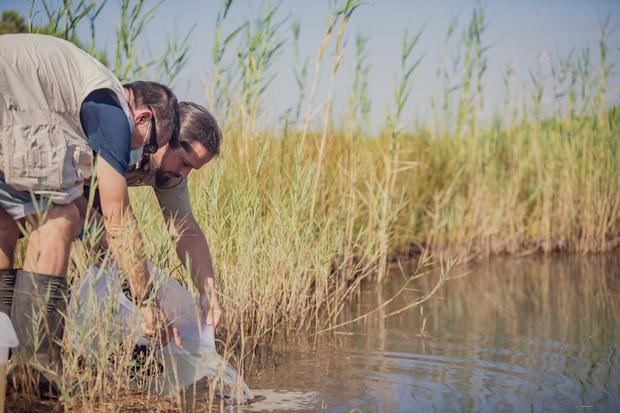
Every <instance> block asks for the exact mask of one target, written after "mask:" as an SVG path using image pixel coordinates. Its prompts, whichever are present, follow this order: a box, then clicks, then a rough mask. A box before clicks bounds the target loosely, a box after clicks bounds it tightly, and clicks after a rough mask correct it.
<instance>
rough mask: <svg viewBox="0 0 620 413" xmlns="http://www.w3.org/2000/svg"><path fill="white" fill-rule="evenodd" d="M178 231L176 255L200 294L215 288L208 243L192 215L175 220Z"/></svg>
mask: <svg viewBox="0 0 620 413" xmlns="http://www.w3.org/2000/svg"><path fill="white" fill-rule="evenodd" d="M174 225H175V227H176V229H177V230H178V232H179V235H178V237H179V238H178V240H177V243H176V250H177V255H178V257H179V259H180V260H181V262H182V263H183V265H185V267H186V268H187V269H188V270H189V271H190V274H191V277H192V280H193V281H194V285H195V286H196V289H197V290H198V292H199V294H200V295H203V294H205V293H206V292H207V291H208V290H211V291H213V289H214V288H215V279H214V271H213V262H212V260H211V252H210V251H209V244H208V242H207V238H206V237H205V235H204V233H203V232H202V230H201V229H200V226H199V225H198V223H197V222H196V220H195V219H194V217H192V216H188V217H186V219H185V220H184V221H182V222H175V224H174Z"/></svg>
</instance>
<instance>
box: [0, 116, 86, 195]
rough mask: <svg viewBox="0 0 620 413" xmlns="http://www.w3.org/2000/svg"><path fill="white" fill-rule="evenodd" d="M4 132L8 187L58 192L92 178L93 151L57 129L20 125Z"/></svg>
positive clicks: (65, 131)
mask: <svg viewBox="0 0 620 413" xmlns="http://www.w3.org/2000/svg"><path fill="white" fill-rule="evenodd" d="M6 132H7V131H6V130H5V131H3V132H2V134H1V135H2V136H1V139H2V148H3V152H4V154H5V156H4V157H3V158H4V164H3V165H2V166H1V167H0V169H2V170H3V171H4V176H5V180H6V183H8V184H9V185H11V186H12V187H14V188H15V189H17V190H20V191H32V192H39V191H58V192H64V190H65V189H70V188H74V187H76V186H80V187H81V185H82V182H83V181H84V180H86V179H89V178H90V175H91V164H92V159H93V156H92V151H91V150H90V148H89V147H88V146H87V145H86V142H85V141H84V140H83V139H82V138H81V137H80V136H76V134H75V133H73V132H71V131H69V130H67V129H65V128H62V127H60V126H58V125H49V124H48V125H29V126H23V125H17V126H10V127H9V128H8V133H6Z"/></svg>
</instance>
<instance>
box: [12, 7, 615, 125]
mask: <svg viewBox="0 0 620 413" xmlns="http://www.w3.org/2000/svg"><path fill="white" fill-rule="evenodd" d="M149 1H150V0H147V2H149ZM52 2H53V1H52ZM118 3H119V2H118V1H117V0H109V1H108V4H107V5H106V7H105V8H104V10H103V12H102V13H101V15H100V16H99V18H98V20H97V26H96V35H97V43H98V46H99V47H100V48H105V49H106V50H108V54H109V56H110V57H112V56H113V46H114V45H115V39H116V30H117V26H118V21H119V7H118ZM151 3H152V4H154V3H155V2H154V1H152V2H151ZM30 4H31V2H30V1H16V0H0V10H5V9H17V10H19V11H20V12H22V14H24V15H26V14H27V10H28V7H29V6H30ZM221 4H222V2H221V1H215V0H200V1H199V0H175V1H172V0H168V1H165V2H164V3H163V4H162V5H161V6H160V7H159V8H158V9H157V11H156V12H155V15H154V16H153V18H152V20H151V21H150V22H149V25H148V26H147V28H146V30H145V34H144V36H143V37H142V38H141V46H142V47H143V50H144V53H145V54H146V55H148V54H151V55H157V54H158V53H161V52H162V51H163V50H164V48H165V39H166V36H167V35H171V34H173V33H174V32H175V30H176V31H177V33H185V32H186V31H187V30H188V29H189V28H190V27H192V26H194V25H195V28H194V31H193V32H192V37H191V45H190V57H189V60H188V63H187V65H186V67H185V69H184V70H183V72H182V73H181V74H180V75H179V77H178V78H177V80H176V81H175V84H174V88H175V92H176V93H177V95H178V96H179V98H180V99H181V100H193V101H196V102H198V103H202V104H205V103H206V100H205V95H204V89H203V85H204V83H205V82H208V81H209V79H210V75H211V73H212V64H211V57H212V56H211V50H212V45H213V39H214V32H215V20H216V14H217V12H218V10H220V7H221ZM263 4H264V2H263V1H258V0H235V1H233V5H232V8H231V10H230V14H229V16H228V18H227V20H226V22H225V28H226V30H228V31H230V30H232V29H234V28H235V27H237V26H238V25H239V24H241V23H242V22H243V21H244V19H246V18H250V19H251V18H255V17H256V16H257V15H259V14H260V12H261V10H262V7H263ZM271 4H272V5H278V4H279V14H278V15H279V18H281V19H286V21H285V22H284V24H283V26H282V29H281V33H280V39H281V40H284V41H285V44H284V47H283V49H282V52H281V53H280V55H279V56H277V58H276V60H275V61H274V63H273V66H272V71H273V73H274V74H275V75H276V77H275V79H274V81H273V83H272V84H271V85H270V87H269V89H268V90H267V94H266V96H265V100H264V103H265V104H264V110H263V113H262V118H263V120H266V121H267V122H277V121H278V119H280V118H281V115H282V114H283V113H284V112H285V111H286V110H287V109H289V108H292V107H294V106H295V105H296V102H297V100H298V97H299V93H298V90H297V87H296V85H295V80H294V76H293V66H294V62H295V60H294V58H293V52H292V50H293V48H292V35H291V30H290V26H291V23H292V22H293V21H299V23H300V25H301V35H300V50H301V54H302V56H308V58H309V61H310V65H309V71H310V77H312V75H311V74H312V71H313V67H314V59H316V56H317V54H318V50H319V48H320V47H321V41H322V37H323V31H324V28H325V21H326V17H327V13H328V1H322V0H312V1H309V0H305V1H303V0H282V1H281V2H279V3H278V2H275V1H272V2H271ZM477 6H482V7H483V8H484V10H485V13H486V17H487V24H488V29H487V30H486V32H485V33H484V36H483V40H482V42H483V45H486V46H488V47H489V49H488V51H487V59H488V70H487V72H486V74H485V80H484V89H483V93H484V97H485V110H486V112H487V113H488V114H490V113H491V112H494V111H497V110H499V108H500V105H499V104H500V103H501V102H502V99H503V94H504V87H503V77H504V74H505V70H506V68H507V67H508V65H510V66H511V67H512V69H513V70H514V73H515V74H514V84H513V88H514V89H515V90H516V91H517V92H516V93H517V95H518V94H519V90H524V88H525V86H526V85H528V84H531V80H530V72H533V73H541V78H542V79H543V80H542V81H543V84H544V85H546V86H547V87H550V82H551V81H550V78H551V77H550V74H549V71H550V62H552V61H556V60H557V58H558V57H559V56H566V55H568V54H569V53H570V51H571V50H575V51H578V50H581V49H584V48H590V49H591V55H592V61H593V63H594V64H595V66H596V65H597V63H598V41H599V37H600V22H601V21H602V19H603V18H604V17H605V16H610V32H611V34H610V35H609V37H608V42H609V44H610V47H611V50H610V59H609V60H610V61H611V62H612V63H616V64H617V63H620V50H619V45H620V0H537V1H535V0H488V1H486V2H481V1H469V0H442V1H431V0H366V1H365V2H364V3H363V5H362V6H361V7H360V8H359V9H357V10H356V11H355V12H354V14H353V16H352V18H351V21H350V24H349V26H348V28H347V37H346V45H345V53H344V57H343V63H342V66H341V68H340V69H339V73H338V75H337V77H336V78H335V81H334V88H333V98H334V113H335V114H336V116H338V115H339V114H342V113H343V112H344V110H345V107H346V98H347V95H348V93H350V90H351V87H352V83H353V81H352V78H353V63H354V59H353V58H354V44H355V36H356V35H357V34H362V35H364V36H367V37H368V39H369V40H368V45H367V52H366V55H367V62H368V64H369V65H370V72H369V79H368V82H369V83H368V94H369V96H370V98H371V120H372V125H371V127H372V128H374V129H377V128H378V127H380V126H381V125H382V123H383V120H384V119H385V114H386V113H387V112H388V111H390V110H391V108H393V101H394V91H395V87H396V82H397V78H398V74H399V71H400V53H401V49H400V48H401V38H402V35H403V31H404V30H408V31H409V33H415V32H417V31H419V30H421V29H422V30H423V31H422V35H421V38H420V42H419V44H418V45H417V46H416V48H415V49H414V52H413V53H414V59H417V58H418V57H420V56H424V57H423V60H422V62H421V64H420V66H419V67H418V68H417V69H416V71H415V72H414V78H413V86H412V93H411V98H410V100H409V102H408V104H407V106H406V109H405V110H404V111H403V120H402V123H403V126H404V127H405V128H407V127H411V128H412V127H415V125H416V124H419V123H420V122H424V121H427V120H428V119H429V118H430V117H431V112H432V111H431V109H430V106H431V105H430V102H431V97H432V96H437V95H438V94H439V93H440V91H441V90H442V88H443V84H442V83H441V82H440V81H438V79H437V72H438V70H439V69H442V68H444V67H445V65H447V64H448V62H449V61H450V56H451V55H453V53H454V50H455V49H454V46H452V49H451V48H450V47H446V43H445V38H446V32H447V30H448V27H449V25H450V23H451V22H453V21H455V19H456V21H457V22H458V29H457V32H456V34H457V36H460V34H461V32H462V31H463V29H464V27H465V26H466V24H467V22H468V20H469V18H470V16H471V14H472V11H473V10H474V8H475V7H477ZM34 9H35V10H41V9H42V3H41V2H40V1H35V3H34ZM42 15H43V14H42V13H39V14H38V15H36V16H35V24H36V23H37V19H41V20H42ZM79 34H80V36H82V37H84V38H86V37H87V35H88V31H87V27H86V25H84V26H82V27H81V28H80V31H79ZM229 58H234V56H233V55H232V54H231V55H230V56H229ZM332 58H333V49H331V50H330V53H329V54H328V56H327V59H329V60H328V62H331V59H332ZM330 64H331V63H328V64H327V65H326V69H325V70H323V71H322V72H321V74H320V75H321V77H320V81H319V83H318V85H319V86H318V93H317V97H316V99H315V104H314V106H315V107H320V105H321V104H322V103H324V102H325V99H326V95H327V89H328V80H329V73H328V72H329V70H328V69H329V67H327V66H329V65H330ZM617 66H620V65H617ZM618 70H620V67H616V72H617V71H618ZM454 84H457V81H456V80H455V81H454ZM608 101H610V102H613V103H616V104H620V76H618V75H617V74H614V76H613V77H612V79H611V80H610V88H609V92H608ZM547 104H548V105H551V97H550V96H549V97H548V102H547ZM318 113H319V115H318V116H317V117H316V119H315V121H316V122H320V114H321V111H320V110H319V111H318Z"/></svg>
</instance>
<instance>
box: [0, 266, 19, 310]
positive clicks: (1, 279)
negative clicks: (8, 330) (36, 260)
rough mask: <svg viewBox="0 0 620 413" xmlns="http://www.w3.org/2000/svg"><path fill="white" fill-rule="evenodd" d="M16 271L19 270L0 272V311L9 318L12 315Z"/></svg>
mask: <svg viewBox="0 0 620 413" xmlns="http://www.w3.org/2000/svg"><path fill="white" fill-rule="evenodd" d="M16 271H17V270H0V311H2V312H3V313H4V314H6V315H8V316H10V315H11V303H12V302H13V290H14V289H15V272H16Z"/></svg>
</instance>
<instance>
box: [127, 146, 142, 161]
mask: <svg viewBox="0 0 620 413" xmlns="http://www.w3.org/2000/svg"><path fill="white" fill-rule="evenodd" d="M143 151H144V148H142V147H140V148H138V149H132V150H131V151H130V152H129V165H135V164H137V163H139V162H140V161H141V160H142V152H143Z"/></svg>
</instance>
